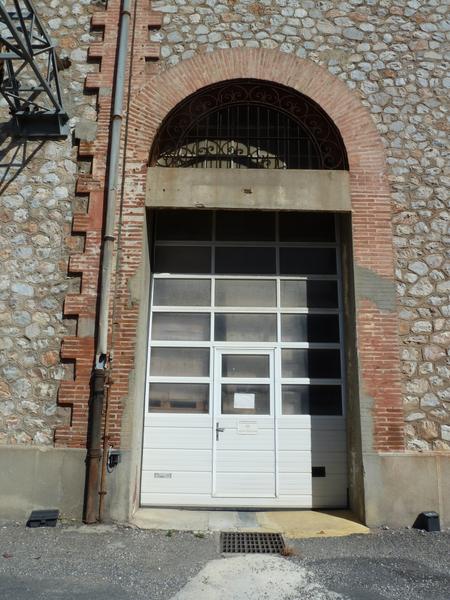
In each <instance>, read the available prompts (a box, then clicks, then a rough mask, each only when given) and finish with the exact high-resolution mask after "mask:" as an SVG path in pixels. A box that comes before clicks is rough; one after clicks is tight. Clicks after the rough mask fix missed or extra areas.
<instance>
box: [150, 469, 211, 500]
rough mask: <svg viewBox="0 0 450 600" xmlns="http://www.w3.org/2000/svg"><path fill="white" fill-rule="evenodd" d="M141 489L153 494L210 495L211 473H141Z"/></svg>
mask: <svg viewBox="0 0 450 600" xmlns="http://www.w3.org/2000/svg"><path fill="white" fill-rule="evenodd" d="M142 487H143V489H144V490H151V491H152V493H154V494H161V493H165V494H167V493H169V494H181V495H183V494H210V493H211V472H209V473H202V472H200V471H191V472H185V471H168V470H167V469H166V470H165V471H163V472H155V471H142Z"/></svg>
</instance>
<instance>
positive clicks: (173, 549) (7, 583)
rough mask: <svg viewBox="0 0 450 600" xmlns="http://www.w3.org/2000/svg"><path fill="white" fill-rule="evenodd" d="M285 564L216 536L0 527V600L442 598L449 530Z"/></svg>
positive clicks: (446, 593)
mask: <svg viewBox="0 0 450 600" xmlns="http://www.w3.org/2000/svg"><path fill="white" fill-rule="evenodd" d="M288 544H289V554H290V556H288V557H280V556H267V555H265V556H261V555H245V556H244V555H238V556H237V555H234V556H231V557H225V556H224V555H221V554H220V551H219V536H218V534H207V533H206V534H204V533H196V532H192V533H188V532H176V531H169V532H162V531H142V530H138V529H134V528H131V527H122V526H114V525H98V526H90V527H88V526H80V525H58V526H57V527H55V528H38V529H30V528H26V527H25V526H24V525H23V524H19V523H7V524H3V525H0V599H1V600H44V599H45V600H93V599H95V600H202V599H204V600H247V599H248V600H250V599H252V600H275V599H276V600H449V598H450V532H441V533H425V532H420V531H415V530H385V531H375V532H374V533H372V534H371V535H352V536H348V537H341V538H315V539H301V540H289V541H288Z"/></svg>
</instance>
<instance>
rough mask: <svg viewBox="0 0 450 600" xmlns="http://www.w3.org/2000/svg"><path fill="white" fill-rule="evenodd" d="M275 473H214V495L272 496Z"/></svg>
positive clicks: (234, 496) (237, 496)
mask: <svg viewBox="0 0 450 600" xmlns="http://www.w3.org/2000/svg"><path fill="white" fill-rule="evenodd" d="M274 489H275V473H274V471H273V469H272V470H271V472H269V473H252V472H248V473H237V472H235V473H220V475H219V473H216V496H230V497H233V498H246V497H259V498H264V497H266V498H273V497H274V493H273V492H272V493H270V492H271V490H274Z"/></svg>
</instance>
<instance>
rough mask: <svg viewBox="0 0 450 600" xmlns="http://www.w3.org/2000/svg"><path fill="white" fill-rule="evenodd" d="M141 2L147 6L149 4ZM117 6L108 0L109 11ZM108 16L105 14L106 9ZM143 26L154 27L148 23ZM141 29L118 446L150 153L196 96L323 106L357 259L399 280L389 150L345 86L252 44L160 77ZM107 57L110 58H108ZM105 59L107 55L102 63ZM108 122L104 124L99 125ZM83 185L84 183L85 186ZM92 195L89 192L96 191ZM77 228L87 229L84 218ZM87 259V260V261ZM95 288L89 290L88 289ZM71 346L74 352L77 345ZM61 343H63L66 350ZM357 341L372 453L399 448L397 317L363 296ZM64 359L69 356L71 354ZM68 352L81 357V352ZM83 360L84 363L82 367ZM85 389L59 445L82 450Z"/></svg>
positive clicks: (129, 173)
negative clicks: (262, 84)
mask: <svg viewBox="0 0 450 600" xmlns="http://www.w3.org/2000/svg"><path fill="white" fill-rule="evenodd" d="M143 4H146V5H148V2H147V3H143ZM112 5H113V3H112V2H110V3H109V5H108V6H112ZM109 10H110V9H109V8H108V11H107V12H108V13H109ZM149 14H150V13H149ZM145 28H146V29H148V23H147V24H146V25H145ZM139 31H140V33H139V35H140V36H141V38H140V39H141V43H140V45H139V44H138V45H137V46H136V51H135V56H136V59H135V62H134V66H133V72H132V75H133V76H132V80H131V88H130V90H131V96H130V110H129V114H128V139H127V141H126V167H125V171H126V182H125V195H124V203H123V207H122V216H121V219H122V221H121V231H122V233H121V242H120V263H119V268H118V270H117V273H116V280H115V300H114V305H115V306H114V324H113V328H112V330H113V337H112V344H113V348H114V363H113V367H112V369H113V385H112V387H111V394H110V398H111V407H112V410H111V415H112V418H111V423H110V425H111V427H110V429H111V433H112V439H113V440H116V442H117V443H120V439H121V435H120V434H121V428H122V429H123V427H124V426H125V427H126V424H122V423H121V412H122V406H123V402H124V401H126V398H127V394H128V386H129V377H130V374H131V372H132V370H133V368H134V349H135V340H136V331H137V323H138V312H139V310H138V306H135V305H133V303H132V302H130V291H129V282H130V279H131V278H132V277H133V276H134V275H135V273H136V271H137V269H138V267H139V264H140V262H141V258H142V257H141V253H142V248H143V244H142V239H143V225H144V219H145V185H146V172H147V168H148V164H149V154H150V149H151V146H152V143H153V140H154V138H155V135H156V134H157V131H158V128H159V127H160V125H161V123H162V121H163V120H164V118H165V117H166V116H167V115H168V113H169V112H170V111H171V110H172V109H173V108H175V106H176V105H177V104H178V103H179V102H181V101H182V100H184V99H185V98H186V97H187V96H189V95H190V94H193V93H195V92H197V91H198V90H200V89H202V88H204V87H206V86H208V85H211V84H214V83H218V82H221V81H225V80H233V79H241V78H245V79H246V78H251V79H261V80H264V81H272V82H275V83H279V84H282V85H285V86H288V87H290V88H293V89H295V90H297V91H298V92H300V93H302V94H304V95H306V96H308V97H310V98H311V99H312V100H314V101H315V102H317V104H319V105H320V106H321V107H322V109H323V110H325V111H326V112H327V114H328V115H329V117H330V118H331V119H332V120H333V121H334V123H335V124H336V126H337V127H338V129H339V131H340V133H341V135H342V138H343V140H344V143H345V146H346V149H347V153H348V160H349V167H350V185H351V199H352V229H353V251H354V259H355V263H356V264H357V265H358V266H359V267H362V268H364V269H368V270H370V271H372V272H373V273H375V274H377V275H379V276H381V277H383V278H385V279H387V280H389V281H391V282H393V281H394V268H393V264H394V256H393V247H392V229H391V204H390V189H389V185H388V180H387V175H386V162H385V154H384V148H383V145H382V141H381V138H380V136H379V134H378V132H377V130H376V127H375V124H374V122H373V120H372V118H371V116H370V114H369V113H368V112H367V111H366V109H365V108H364V107H363V106H362V104H361V102H360V100H359V99H358V97H357V96H356V95H355V94H354V93H352V92H351V91H350V90H349V89H348V88H347V87H346V85H345V84H344V83H343V82H341V81H339V80H338V79H337V78H335V77H334V76H333V75H331V74H330V73H329V72H328V71H327V70H326V69H324V68H323V67H320V66H318V65H316V64H315V63H312V62H310V61H308V60H303V59H298V58H296V57H292V56H288V55H286V54H284V53H282V52H280V51H279V50H262V49H250V48H244V49H226V50H216V51H214V52H211V53H207V54H203V55H198V56H196V57H194V58H192V59H189V60H185V61H183V62H182V63H181V64H179V65H177V66H175V67H171V68H170V69H169V70H167V71H165V72H159V73H158V72H156V70H155V69H149V68H148V66H147V64H146V63H147V60H148V58H147V57H146V54H145V53H146V52H147V53H148V52H151V51H153V50H151V49H150V50H148V48H147V46H146V44H145V42H144V39H145V35H144V27H143V26H141V27H140V29H139ZM103 56H104V57H105V56H106V55H105V53H103ZM104 60H105V58H103V60H102V65H103V61H104ZM108 60H110V56H108ZM106 126H107V121H106V120H105V122H104V124H103V125H102V127H103V129H105V128H106ZM106 150H107V146H105V145H101V144H99V145H98V146H97V141H96V142H95V151H94V153H93V156H94V160H95V157H96V156H97V152H100V153H101V152H104V153H105V154H104V155H103V159H104V156H105V155H106ZM94 175H97V173H94ZM81 185H83V186H85V185H86V183H85V181H84V180H82V181H81ZM92 185H94V183H93V184H92ZM93 193H94V192H93V191H92V192H91V195H92V194H93ZM78 223H80V224H81V223H82V219H80V220H79V221H78ZM80 226H81V225H80ZM92 235H94V234H92ZM86 254H88V256H87V258H84V257H85V255H86ZM83 260H85V261H86V262H85V263H83V264H80V262H78V263H77V266H78V267H79V268H81V267H83V266H84V267H85V268H86V269H87V271H88V272H89V268H92V269H93V271H95V268H97V270H98V256H95V253H94V256H91V255H89V246H88V244H87V245H86V252H85V254H84V255H82V256H81V257H80V258H79V261H81V263H82V262H83ZM95 261H97V262H95ZM83 273H84V270H83ZM83 279H84V276H83ZM89 291H90V292H91V288H89ZM92 291H93V290H92ZM83 293H84V285H83V287H82V294H83ZM91 300H92V299H89V301H88V300H86V306H92V302H91ZM89 302H91V303H90V304H89ZM81 304H82V303H81ZM67 305H68V306H70V307H71V310H79V308H78V309H77V306H78V307H79V305H80V302H79V300H77V299H75V298H72V299H70V301H69V303H68V304H67ZM70 340H71V342H70V344H71V345H72V346H73V345H74V343H75V342H74V339H73V338H70ZM65 345H66V342H64V345H63V349H64V348H65ZM357 345H358V358H359V364H360V369H361V378H360V381H361V386H362V389H361V393H362V394H363V395H364V396H365V397H370V398H371V399H372V401H373V414H372V417H373V428H374V430H373V435H374V450H377V451H399V450H403V449H404V433H403V429H404V415H403V405H402V389H401V379H400V367H399V341H398V317H397V313H394V312H387V311H383V310H381V309H380V308H379V307H378V306H377V305H376V304H375V303H374V302H372V301H371V300H370V299H369V298H360V299H359V300H358V305H357ZM91 352H93V351H92V350H91ZM64 353H65V354H64V355H65V356H66V355H67V352H66V350H64ZM80 353H81V355H80ZM85 353H89V349H87V348H84V346H82V345H81V349H80V350H79V354H78V355H77V356H82V357H83V358H86V356H87V354H85ZM72 356H75V352H74V353H73V354H72ZM91 358H93V357H92V356H91ZM78 360H79V358H77V362H78ZM83 373H84V371H83ZM83 385H84V380H83V383H82V382H80V385H78V376H76V377H75V380H74V381H73V382H64V385H63V387H62V389H63V392H64V393H63V394H61V395H60V401H61V402H64V400H65V399H66V398H69V399H70V398H72V402H73V410H74V415H75V408H76V406H77V405H78V404H79V406H80V408H79V410H78V412H77V413H76V414H77V417H78V419H77V422H76V426H75V424H73V425H72V428H66V429H60V430H59V431H58V432H57V433H58V436H57V440H58V441H59V442H60V443H64V444H66V445H74V446H77V445H79V442H80V440H81V441H82V440H84V439H85V429H86V423H87V412H86V406H87V401H88V397H89V395H88V389H87V388H88V386H87V387H86V386H85V387H84V388H83V391H82V390H81V388H82V387H83ZM76 390H78V391H80V392H81V391H82V394H81V395H80V397H79V399H78V400H77V401H75V400H74V394H75V393H76ZM82 414H83V415H84V421H83V419H82V418H81V417H82ZM83 427H84V429H83ZM64 434H65V437H64Z"/></svg>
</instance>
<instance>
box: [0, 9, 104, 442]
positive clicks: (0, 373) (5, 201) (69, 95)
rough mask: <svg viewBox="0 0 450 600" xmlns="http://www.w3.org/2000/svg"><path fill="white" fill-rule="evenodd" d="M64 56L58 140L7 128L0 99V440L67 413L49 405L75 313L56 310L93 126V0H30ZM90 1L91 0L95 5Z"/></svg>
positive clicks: (34, 438) (48, 428) (30, 432)
mask: <svg viewBox="0 0 450 600" xmlns="http://www.w3.org/2000/svg"><path fill="white" fill-rule="evenodd" d="M34 4H35V7H36V11H37V12H38V14H39V16H40V17H41V18H42V21H43V22H44V23H45V24H46V25H47V31H48V33H49V34H50V35H51V36H52V37H53V38H54V39H55V40H56V41H57V44H58V54H59V56H60V57H61V58H64V57H68V58H69V59H70V62H71V66H70V67H69V68H68V69H67V70H64V71H62V73H61V84H62V89H63V94H64V99H65V107H66V109H67V111H68V112H69V114H70V117H71V119H70V128H71V134H70V135H69V137H68V138H67V139H65V140H61V141H45V142H42V141H39V142H38V141H33V142H25V141H24V140H21V139H18V138H12V137H11V136H10V134H9V127H8V121H9V116H8V112H7V109H6V108H5V106H6V103H5V102H4V100H3V99H1V102H0V156H1V160H0V261H1V270H0V444H37V445H50V444H52V443H53V436H54V429H55V427H56V426H57V425H59V424H61V423H67V421H68V419H69V414H68V413H67V409H65V408H62V407H58V406H57V392H58V386H59V382H60V381H61V380H62V379H64V378H66V377H69V378H70V376H71V367H70V365H64V364H62V363H61V360H60V347H61V339H62V337H63V336H64V335H67V334H68V333H70V332H71V331H72V330H73V326H74V325H75V324H74V323H72V322H70V321H67V320H64V319H63V313H62V311H63V301H64V297H65V295H66V293H68V292H70V291H76V290H78V288H79V279H78V278H77V277H71V278H69V277H68V276H67V262H68V257H69V255H70V254H71V253H72V252H76V251H79V250H80V248H81V247H82V245H83V239H82V237H78V238H75V237H71V235H70V232H71V223H72V213H73V210H74V209H77V207H78V205H79V204H83V199H82V198H75V194H74V191H75V182H76V176H77V148H76V145H75V144H74V143H73V134H74V131H75V128H80V127H83V128H84V129H86V128H87V129H89V128H90V127H93V126H94V125H93V123H92V122H93V121H95V119H96V110H95V96H87V95H85V94H84V79H85V76H86V74H87V73H88V72H89V71H92V70H96V69H97V66H96V65H94V64H91V65H88V64H87V60H86V59H87V46H88V44H89V42H90V41H91V40H92V35H91V34H90V33H89V32H90V16H91V13H92V12H93V10H94V9H95V10H98V7H95V3H94V2H91V0H79V1H78V2H74V1H73V0H53V1H52V2H47V1H43V0H38V1H36V2H34ZM93 5H94V6H93Z"/></svg>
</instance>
